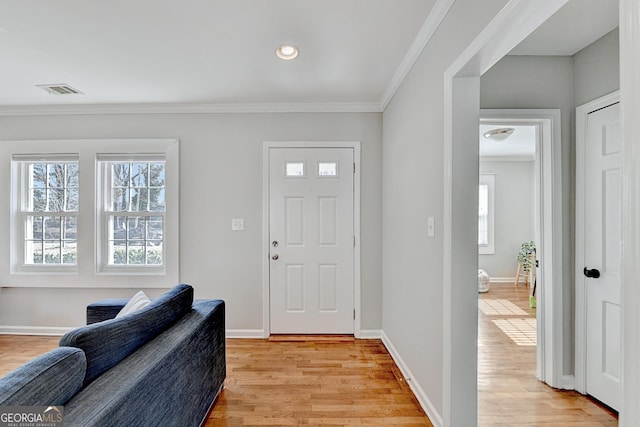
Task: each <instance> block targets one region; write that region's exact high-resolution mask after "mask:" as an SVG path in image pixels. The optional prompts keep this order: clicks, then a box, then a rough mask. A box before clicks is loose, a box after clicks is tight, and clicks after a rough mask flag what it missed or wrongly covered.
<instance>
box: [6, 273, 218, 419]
mask: <svg viewBox="0 0 640 427" xmlns="http://www.w3.org/2000/svg"><path fill="white" fill-rule="evenodd" d="M126 302H127V300H124V299H123V300H120V299H118V300H104V301H99V302H97V303H95V304H91V305H90V306H88V307H87V321H88V323H89V324H88V325H87V326H83V327H81V328H78V329H75V330H73V331H71V332H68V333H67V334H65V335H64V336H63V337H62V338H61V340H60V346H61V347H60V348H59V349H56V350H53V352H54V353H55V354H54V355H53V356H56V357H53V356H52V355H51V354H50V353H52V352H50V353H47V354H45V355H43V356H40V357H39V358H37V359H35V360H33V361H31V362H29V363H28V364H26V365H24V366H23V367H21V368H18V370H16V371H14V372H12V373H10V374H9V375H7V376H6V377H4V378H2V379H0V405H63V406H64V423H65V425H67V426H100V427H102V426H125V425H126V426H160V425H163V426H165V425H166V426H185V427H186V426H198V425H200V424H202V422H203V421H204V420H205V418H206V416H207V414H208V412H209V409H210V407H211V406H212V405H213V403H214V402H215V399H216V397H217V395H218V393H219V392H220V390H221V389H222V386H223V384H224V380H225V377H226V354H225V352H226V349H225V313H224V311H225V306H224V301H222V300H196V301H194V300H193V288H192V287H191V286H189V285H178V286H176V287H174V288H173V289H171V290H170V291H168V292H167V293H165V294H164V295H162V296H161V297H159V298H157V299H155V300H153V301H152V302H151V304H149V305H148V306H147V307H145V308H143V309H141V310H139V311H137V312H134V313H131V314H128V315H126V316H122V317H120V318H117V319H115V318H114V317H115V315H116V314H117V313H118V312H119V311H120V309H121V308H122V307H123V306H124V305H125V304H126ZM45 373H46V375H45ZM56 377H58V378H59V379H63V378H73V380H66V383H64V384H62V383H60V384H59V387H57V388H59V389H60V390H57V391H56V392H55V393H53V394H54V395H51V394H52V393H51V392H48V394H47V395H45V396H42V394H43V390H49V389H50V385H51V384H53V383H56V384H58V382H56Z"/></svg>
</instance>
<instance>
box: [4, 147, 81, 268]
mask: <svg viewBox="0 0 640 427" xmlns="http://www.w3.org/2000/svg"><path fill="white" fill-rule="evenodd" d="M68 162H76V163H78V156H76V155H73V154H42V155H33V154H27V155H17V156H12V158H11V168H12V171H11V173H12V177H13V180H14V181H13V182H14V183H15V186H16V188H15V189H14V192H13V193H12V194H13V195H14V197H12V206H13V208H12V210H13V211H15V216H14V225H13V226H12V227H11V228H12V231H13V234H12V238H11V251H10V259H11V271H12V273H13V274H60V273H67V274H75V273H77V271H78V265H77V262H76V264H28V263H27V262H26V260H25V256H26V252H27V251H26V240H27V229H26V222H25V219H24V217H25V216H26V215H42V216H73V217H75V218H76V219H77V218H78V216H79V215H80V207H79V209H78V211H74V212H71V213H67V212H65V211H59V212H56V211H43V212H36V211H33V210H30V209H28V207H27V205H28V204H29V197H30V195H29V178H28V176H27V175H28V168H29V165H30V164H34V163H68ZM76 250H77V249H76ZM43 256H44V253H43ZM76 258H77V255H76Z"/></svg>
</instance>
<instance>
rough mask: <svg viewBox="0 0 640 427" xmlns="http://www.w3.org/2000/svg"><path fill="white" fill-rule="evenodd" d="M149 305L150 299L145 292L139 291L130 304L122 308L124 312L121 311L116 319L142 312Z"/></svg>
mask: <svg viewBox="0 0 640 427" xmlns="http://www.w3.org/2000/svg"><path fill="white" fill-rule="evenodd" d="M149 303H151V300H150V299H149V297H148V296H146V295H145V293H144V292H142V291H138V293H137V294H135V295H134V296H133V297H131V299H130V300H129V302H127V303H126V304H125V306H124V307H122V310H120V312H119V313H118V314H117V315H116V319H117V318H118V317H122V316H124V315H126V314H131V313H133V312H134V311H138V310H141V309H143V308H145V307H146V306H148V305H149Z"/></svg>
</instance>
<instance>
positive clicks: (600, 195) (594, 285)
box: [583, 104, 622, 409]
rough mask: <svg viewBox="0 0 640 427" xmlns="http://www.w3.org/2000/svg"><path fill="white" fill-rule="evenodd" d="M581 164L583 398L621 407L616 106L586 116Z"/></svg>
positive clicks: (618, 133)
mask: <svg viewBox="0 0 640 427" xmlns="http://www.w3.org/2000/svg"><path fill="white" fill-rule="evenodd" d="M585 161H586V165H585V169H584V170H585V176H584V180H585V206H584V209H585V230H584V239H585V240H584V241H585V248H584V254H585V257H584V258H585V266H584V270H583V274H584V276H583V280H584V284H585V289H586V341H587V342H586V378H585V386H586V391H587V393H588V394H590V395H592V396H593V397H595V398H596V399H598V400H600V401H602V402H604V403H606V404H607V405H609V406H611V407H612V408H614V409H618V408H619V407H620V390H621V389H620V370H621V357H620V356H621V341H620V339H621V334H620V328H621V300H620V285H621V280H620V270H621V252H622V251H621V248H622V245H621V221H622V213H621V209H622V200H621V196H622V191H621V190H622V181H621V180H622V139H621V129H620V105H619V104H614V105H611V106H608V107H606V108H603V109H600V110H597V111H594V112H592V113H590V114H589V115H588V117H587V135H586V160H585Z"/></svg>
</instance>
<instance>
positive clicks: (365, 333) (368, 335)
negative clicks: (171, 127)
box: [355, 329, 382, 340]
mask: <svg viewBox="0 0 640 427" xmlns="http://www.w3.org/2000/svg"><path fill="white" fill-rule="evenodd" d="M355 337H356V338H358V339H361V340H374V339H381V338H382V331H381V330H380V329H361V330H360V332H357V333H356V334H355Z"/></svg>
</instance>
